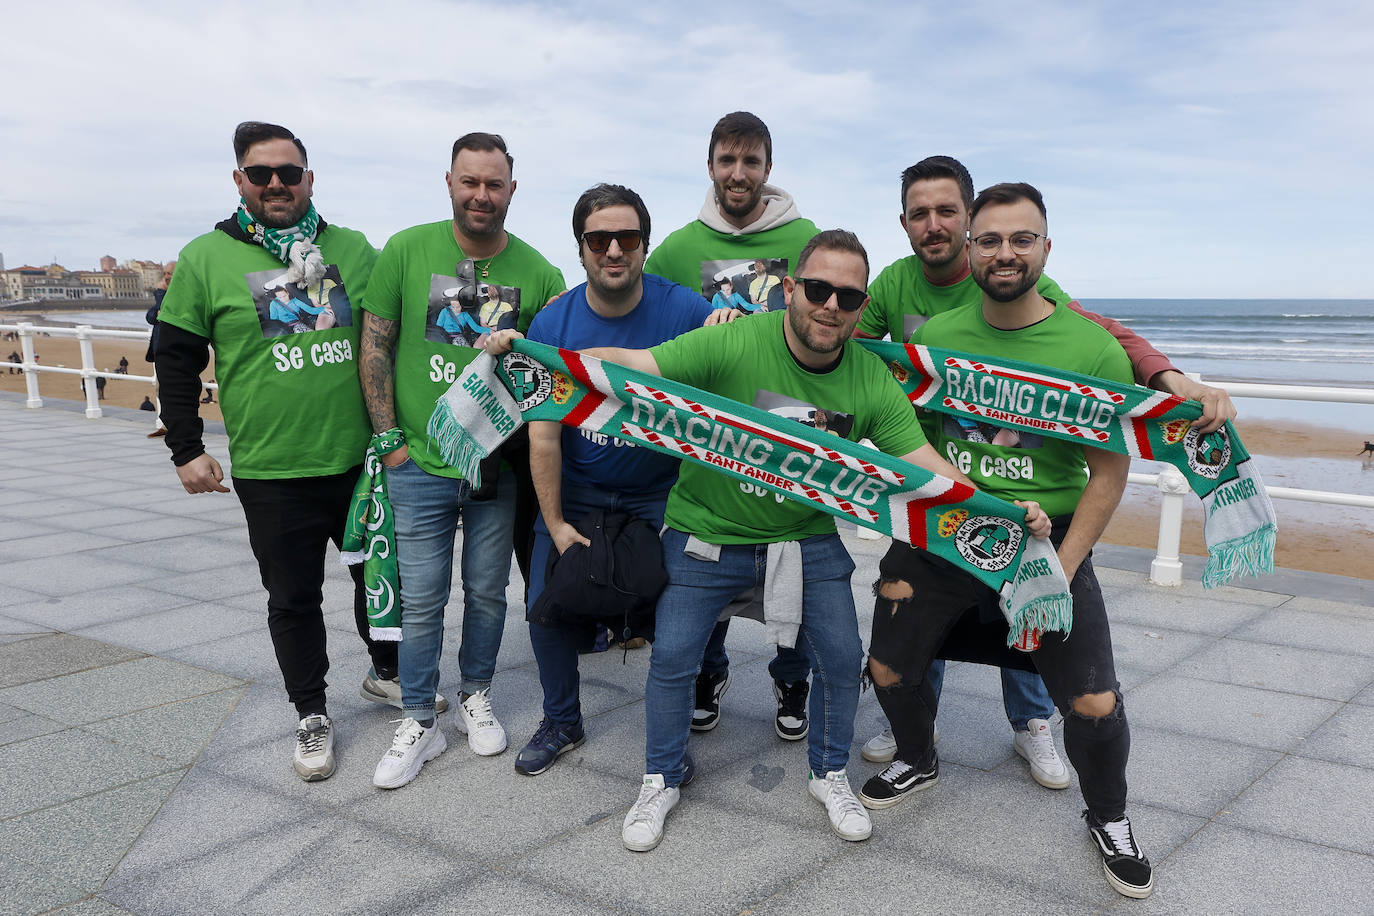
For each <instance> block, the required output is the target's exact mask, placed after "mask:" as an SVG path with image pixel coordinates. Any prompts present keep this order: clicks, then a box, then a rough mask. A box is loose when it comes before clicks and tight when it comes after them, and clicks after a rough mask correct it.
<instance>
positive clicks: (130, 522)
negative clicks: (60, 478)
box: [45, 487, 176, 540]
mask: <svg viewBox="0 0 1374 916" xmlns="http://www.w3.org/2000/svg"><path fill="white" fill-rule="evenodd" d="M82 492H83V493H84V492H85V488H84V487H83V488H82ZM45 521H46V522H47V523H48V524H50V525H56V526H59V527H61V528H63V529H64V530H69V531H95V530H100V529H105V530H106V532H107V533H110V534H114V535H115V536H118V537H121V538H122V539H123V540H129V538H123V537H122V534H121V532H124V531H135V530H139V529H143V530H156V527H157V526H159V525H161V524H163V523H165V522H171V521H176V518H175V517H174V516H170V515H164V514H162V513H160V512H148V511H146V510H142V509H135V508H133V507H132V506H129V505H119V506H103V505H98V506H95V507H91V506H87V507H86V509H85V511H82V512H70V513H64V514H61V515H53V516H50V517H48V518H46V519H45Z"/></svg>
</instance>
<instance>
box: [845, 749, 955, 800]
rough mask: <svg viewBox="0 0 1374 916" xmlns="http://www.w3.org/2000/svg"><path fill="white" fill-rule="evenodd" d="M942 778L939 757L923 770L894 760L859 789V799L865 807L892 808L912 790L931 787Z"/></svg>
mask: <svg viewBox="0 0 1374 916" xmlns="http://www.w3.org/2000/svg"><path fill="white" fill-rule="evenodd" d="M939 779H940V761H939V759H938V758H937V759H936V760H935V762H933V763H932V764H931V765H930V769H929V770H928V771H926V772H921V771H920V770H918V769H916V768H915V767H913V766H911V765H910V764H908V763H906V762H905V761H902V760H894V761H892V762H891V763H890V764H888V766H887V769H885V770H883V771H882V772H881V773H879V774H878V775H877V776H874V777H873V778H872V779H870V780H869V781H868V782H866V783H864V787H863V788H862V789H860V790H859V801H861V802H863V806H864V807H865V808H891V807H892V806H893V805H895V804H898V803H899V802H900V801H901V800H902V799H904V798H906V797H907V796H908V795H910V794H911V793H912V792H919V791H921V790H922V789H929V788H930V787H931V786H933V785H935V783H936V782H937V781H939Z"/></svg>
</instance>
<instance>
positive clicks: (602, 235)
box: [582, 229, 644, 254]
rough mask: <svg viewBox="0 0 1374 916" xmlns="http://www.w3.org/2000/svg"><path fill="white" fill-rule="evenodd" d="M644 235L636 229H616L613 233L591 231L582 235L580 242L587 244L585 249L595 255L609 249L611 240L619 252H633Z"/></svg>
mask: <svg viewBox="0 0 1374 916" xmlns="http://www.w3.org/2000/svg"><path fill="white" fill-rule="evenodd" d="M643 238H644V234H643V233H642V232H640V231H639V230H638V229H617V230H616V231H615V232H606V231H603V230H599V229H597V230H593V231H591V232H584V233H582V241H584V242H586V243H587V248H589V249H590V250H591V251H593V252H595V253H596V254H601V253H602V252H604V251H606V249H608V248H610V247H611V239H615V241H616V244H618V245H619V246H620V250H621V251H634V250H635V249H636V248H638V247H639V243H640V242H641V241H642V240H643Z"/></svg>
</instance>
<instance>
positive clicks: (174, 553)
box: [83, 535, 243, 575]
mask: <svg viewBox="0 0 1374 916" xmlns="http://www.w3.org/2000/svg"><path fill="white" fill-rule="evenodd" d="M86 557H90V558H92V559H95V560H112V561H118V562H121V563H136V564H138V565H139V566H143V567H147V570H148V573H149V574H151V575H157V574H158V571H165V572H167V573H171V574H174V575H175V574H181V573H194V572H203V571H205V570H210V569H216V568H220V567H225V566H237V565H239V564H240V563H242V562H243V557H242V556H240V555H238V554H237V553H236V552H234V551H230V550H225V549H224V548H223V546H222V545H221V544H220V543H219V542H217V541H213V540H210V539H208V538H202V537H200V536H199V535H182V536H180V537H163V538H160V539H158V540H151V541H138V542H135V543H128V544H121V545H119V546H117V547H106V548H103V549H99V550H90V551H87V552H86V553H85V554H83V559H85V558H86Z"/></svg>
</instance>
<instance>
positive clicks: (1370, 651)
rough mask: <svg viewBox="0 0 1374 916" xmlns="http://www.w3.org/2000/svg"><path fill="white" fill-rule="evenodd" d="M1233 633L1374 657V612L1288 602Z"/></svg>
mask: <svg viewBox="0 0 1374 916" xmlns="http://www.w3.org/2000/svg"><path fill="white" fill-rule="evenodd" d="M1346 607H1349V605H1346ZM1231 635H1232V636H1233V637H1235V638H1237V639H1248V640H1254V641H1256V642H1269V643H1276V644H1278V645H1284V646H1295V647H1301V648H1307V649H1327V650H1329V651H1332V652H1340V653H1342V654H1344V655H1363V656H1365V657H1366V658H1371V657H1374V614H1371V615H1370V616H1369V617H1367V618H1364V617H1355V616H1352V615H1349V614H1333V613H1326V612H1313V611H1302V610H1296V609H1294V608H1293V607H1292V606H1291V605H1284V606H1283V607H1281V608H1275V609H1274V610H1272V611H1269V612H1268V613H1267V614H1265V615H1264V616H1263V617H1259V618H1257V619H1255V620H1253V621H1251V622H1250V623H1248V624H1246V625H1245V626H1243V627H1240V628H1238V629H1237V630H1236V631H1235V632H1234V633H1232V634H1231Z"/></svg>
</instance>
